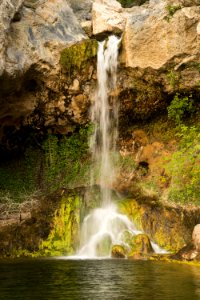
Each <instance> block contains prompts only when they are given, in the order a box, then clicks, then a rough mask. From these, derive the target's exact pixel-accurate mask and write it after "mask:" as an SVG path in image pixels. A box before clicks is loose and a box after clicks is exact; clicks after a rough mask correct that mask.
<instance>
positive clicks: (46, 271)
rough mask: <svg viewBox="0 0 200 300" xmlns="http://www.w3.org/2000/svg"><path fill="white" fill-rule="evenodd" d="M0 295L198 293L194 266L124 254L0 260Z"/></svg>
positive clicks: (190, 299) (189, 297) (191, 299)
mask: <svg viewBox="0 0 200 300" xmlns="http://www.w3.org/2000/svg"><path fill="white" fill-rule="evenodd" d="M0 299H1V300H4V299H5V300H8V299H19V300H20V299H34V300H37V299H47V300H50V299H62V300H64V299H70V300H74V299H80V300H82V299H91V300H96V299H101V300H108V299H109V300H112V299H119V300H121V299H125V300H129V299H130V300H131V299H142V300H144V299H145V300H147V299H148V300H154V299H156V300H165V299H167V300H176V299H181V300H195V299H200V268H198V267H193V266H187V265H178V264H168V263H158V262H145V261H128V260H79V261H78V260H64V259H43V260H38V259H37V260H23V261H22V260H18V261H7V262H6V261H1V262H0Z"/></svg>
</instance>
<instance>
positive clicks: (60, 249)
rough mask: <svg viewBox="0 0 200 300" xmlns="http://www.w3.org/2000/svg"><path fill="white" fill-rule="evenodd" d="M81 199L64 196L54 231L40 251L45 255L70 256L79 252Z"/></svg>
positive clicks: (73, 196) (56, 214)
mask: <svg viewBox="0 0 200 300" xmlns="http://www.w3.org/2000/svg"><path fill="white" fill-rule="evenodd" d="M80 203H81V202H80V197H79V196H78V195H70V196H64V197H63V198H62V199H61V202H60V207H59V208H58V209H57V210H56V212H55V216H54V220H53V224H52V229H51V232H50V234H49V236H48V238H47V240H45V241H42V243H41V245H40V251H41V253H42V254H45V255H51V256H56V255H69V254H72V253H74V252H75V250H77V247H78V245H79V231H80Z"/></svg>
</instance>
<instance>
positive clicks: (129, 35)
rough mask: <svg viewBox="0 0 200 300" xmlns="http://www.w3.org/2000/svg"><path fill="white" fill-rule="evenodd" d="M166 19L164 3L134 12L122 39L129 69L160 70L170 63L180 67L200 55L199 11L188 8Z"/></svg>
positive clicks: (133, 10) (129, 17)
mask: <svg viewBox="0 0 200 300" xmlns="http://www.w3.org/2000/svg"><path fill="white" fill-rule="evenodd" d="M167 16H168V12H167V9H166V2H165V1H161V2H159V3H158V4H157V5H153V6H152V5H149V6H148V7H137V8H134V9H132V14H130V15H129V16H128V18H127V23H126V28H125V35H124V39H123V49H124V62H125V64H126V66H127V67H131V68H142V69H145V68H153V69H156V70H157V69H160V68H162V67H164V66H166V64H167V63H169V62H170V61H171V60H174V62H175V63H176V64H180V63H181V62H182V61H183V59H185V58H186V57H187V58H188V57H190V56H193V55H195V56H196V57H197V56H198V49H199V46H200V40H199V36H198V32H197V25H198V23H199V21H200V8H199V7H197V6H196V7H195V6H194V7H185V8H182V9H178V10H177V11H176V12H175V13H174V15H173V16H171V17H170V18H169V19H167ZM175 58H176V61H175Z"/></svg>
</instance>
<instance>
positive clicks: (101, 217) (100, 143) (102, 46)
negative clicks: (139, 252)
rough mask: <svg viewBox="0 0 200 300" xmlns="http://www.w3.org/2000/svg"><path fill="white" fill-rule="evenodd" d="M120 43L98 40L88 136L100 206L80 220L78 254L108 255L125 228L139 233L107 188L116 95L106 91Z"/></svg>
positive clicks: (111, 86)
mask: <svg viewBox="0 0 200 300" xmlns="http://www.w3.org/2000/svg"><path fill="white" fill-rule="evenodd" d="M119 43H120V39H119V38H117V37H116V36H110V37H109V39H108V40H107V41H104V42H100V43H99V49H98V60H97V79H98V88H97V93H96V97H95V101H94V105H93V107H92V111H91V121H92V122H93V124H94V134H93V136H92V138H91V139H90V149H91V152H92V156H93V161H94V164H96V167H97V165H99V164H100V180H99V185H100V189H101V191H100V192H101V200H102V207H101V208H97V209H95V210H93V211H92V212H91V214H89V215H88V216H87V217H86V218H85V219H84V221H83V224H82V230H81V249H80V251H79V252H78V254H77V256H79V257H87V258H93V257H98V256H100V257H102V256H109V255H110V251H111V246H112V245H117V244H121V245H123V244H124V245H125V241H124V238H123V237H124V235H125V233H126V232H128V233H130V234H131V235H135V234H137V233H139V231H137V230H136V228H135V227H134V224H133V223H132V222H131V221H130V220H129V219H128V218H127V217H126V216H124V215H122V214H119V213H118V212H117V208H116V206H115V205H114V203H112V197H111V189H110V187H111V186H112V182H113V180H114V178H115V166H114V164H113V163H112V158H111V156H112V153H114V152H115V150H116V140H117V137H118V103H117V101H116V100H117V99H116V97H112V96H110V95H109V93H110V92H111V91H112V94H114V93H113V91H114V90H115V89H116V81H117V62H118V49H119ZM94 183H95V180H94V174H93V172H91V185H93V184H94ZM126 246H127V245H126ZM153 247H155V245H154V244H153Z"/></svg>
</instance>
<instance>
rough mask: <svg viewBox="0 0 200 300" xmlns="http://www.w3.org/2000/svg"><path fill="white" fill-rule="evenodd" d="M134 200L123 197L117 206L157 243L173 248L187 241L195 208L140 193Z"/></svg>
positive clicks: (196, 214)
mask: <svg viewBox="0 0 200 300" xmlns="http://www.w3.org/2000/svg"><path fill="white" fill-rule="evenodd" d="M135 195H137V197H138V200H137V201H136V200H133V199H132V200H131V199H127V200H123V201H122V202H121V203H120V205H119V209H120V212H121V213H123V214H125V215H127V216H128V217H129V218H130V220H132V221H133V222H134V223H135V225H136V226H137V228H138V229H139V230H142V231H144V232H146V233H147V235H148V236H149V237H150V238H151V239H152V240H153V241H155V242H156V243H157V244H158V245H159V246H160V247H162V248H164V249H166V250H169V251H173V252H177V251H179V250H180V249H181V248H183V247H184V246H185V245H186V244H188V243H189V242H190V241H191V236H192V231H193V228H194V226H195V224H197V223H199V221H200V213H199V211H200V210H199V208H198V207H197V208H195V209H189V208H181V207H173V206H164V205H161V203H159V202H158V200H156V198H155V197H149V196H144V195H141V191H137V194H136V193H135Z"/></svg>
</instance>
